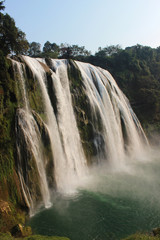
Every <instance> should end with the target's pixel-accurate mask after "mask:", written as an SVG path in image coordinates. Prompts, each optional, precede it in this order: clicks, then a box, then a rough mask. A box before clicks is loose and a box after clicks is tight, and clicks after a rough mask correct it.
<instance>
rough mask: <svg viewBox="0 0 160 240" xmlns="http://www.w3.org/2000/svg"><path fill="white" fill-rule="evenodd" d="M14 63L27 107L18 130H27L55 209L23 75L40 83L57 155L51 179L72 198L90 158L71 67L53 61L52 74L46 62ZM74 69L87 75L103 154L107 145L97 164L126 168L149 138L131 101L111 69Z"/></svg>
mask: <svg viewBox="0 0 160 240" xmlns="http://www.w3.org/2000/svg"><path fill="white" fill-rule="evenodd" d="M12 61H13V63H14V64H13V65H14V66H16V69H17V70H16V69H15V71H18V74H19V76H20V82H21V92H22V95H23V108H21V109H19V110H18V125H19V127H20V128H21V129H22V131H23V135H24V137H25V141H26V143H27V144H28V145H29V146H30V149H31V151H32V153H33V155H34V158H35V161H36V165H37V169H38V173H39V178H40V185H41V194H42V198H43V202H44V205H45V206H46V207H47V206H49V205H50V195H51V190H50V189H49V187H48V182H47V176H46V170H45V166H44V165H45V164H44V163H45V160H44V159H43V158H45V154H44V153H43V151H42V149H43V148H42V142H41V134H40V132H39V129H38V126H37V123H36V121H35V119H34V117H33V115H32V111H31V110H30V106H29V100H28V96H27V91H28V90H27V89H26V87H25V79H24V75H23V73H24V72H25V66H26V65H27V66H28V68H29V69H30V71H31V72H32V74H33V77H34V79H33V81H37V82H38V85H39V88H40V90H41V94H42V101H43V103H44V113H45V119H46V120H45V123H44V124H45V127H46V129H47V131H48V135H49V138H50V144H51V151H52V160H53V166H54V167H53V169H51V170H52V173H51V174H52V175H53V176H54V179H55V183H56V188H57V191H58V192H61V193H69V192H72V190H75V187H76V186H77V184H78V182H79V180H81V179H83V177H84V176H85V175H87V159H86V157H85V154H84V151H83V147H82V140H81V138H80V134H79V131H78V127H77V122H76V117H75V114H74V108H73V103H72V96H71V90H70V84H71V83H70V79H69V77H68V64H69V63H68V61H67V60H54V59H51V60H50V68H51V69H49V67H47V66H46V65H47V64H46V62H45V59H34V58H30V57H28V56H22V61H24V63H18V62H16V61H14V60H12ZM23 64H24V65H23ZM75 64H76V66H77V69H78V71H80V74H81V76H82V81H83V85H84V92H85V95H86V96H87V98H88V99H89V105H90V109H91V113H90V115H91V116H92V118H93V122H91V125H92V127H93V129H94V131H95V133H96V134H95V136H93V139H92V141H93V143H94V145H93V146H94V147H95V148H96V149H97V152H99V153H100V151H101V144H102V142H103V145H104V146H103V150H104V152H105V154H104V155H101V154H95V156H94V158H97V159H96V162H97V163H99V162H103V161H105V160H106V159H107V161H108V163H110V165H112V166H113V167H119V166H122V165H123V164H124V163H125V157H126V153H127V154H129V155H130V156H131V157H132V156H135V154H139V153H140V152H141V150H142V149H143V141H142V139H141V136H143V138H144V139H145V134H144V133H143V130H142V128H141V125H140V123H139V121H138V119H137V118H136V116H135V114H134V112H133V110H132V109H131V107H130V105H129V102H128V100H127V98H126V97H125V96H124V94H123V93H122V92H121V90H120V89H119V88H118V86H117V84H116V82H115V81H114V79H113V78H112V76H111V75H110V74H109V73H108V72H107V71H106V70H103V69H101V68H98V67H94V66H93V65H91V64H87V63H81V62H78V61H76V62H75ZM45 66H46V67H45ZM76 66H74V67H76ZM46 68H47V69H49V77H50V80H51V84H52V86H49V85H48V79H47V75H46ZM52 69H54V71H52ZM47 71H48V70H47ZM75 81H76V79H75ZM49 87H51V88H53V91H54V94H55V96H56V102H55V104H56V109H57V112H56V113H55V111H54V107H53V99H52V100H51V98H52V96H51V95H50V94H51V93H49ZM95 119H97V120H100V122H101V124H102V129H101V130H100V129H99V128H98V127H97V123H96V120H95ZM90 121H91V120H90ZM122 122H123V123H122ZM122 124H124V126H125V131H126V137H127V143H126V140H125V139H124V133H123V127H122ZM102 140H103V141H102ZM146 142H147V140H146ZM18 147H19V146H17V149H18ZM19 152H20V150H19ZM20 167H22V166H20ZM19 172H20V180H21V184H22V189H23V192H24V197H25V198H28V199H27V200H26V201H28V205H29V204H30V205H31V202H32V194H30V193H29V189H27V186H25V181H24V179H23V172H22V171H20V170H19Z"/></svg>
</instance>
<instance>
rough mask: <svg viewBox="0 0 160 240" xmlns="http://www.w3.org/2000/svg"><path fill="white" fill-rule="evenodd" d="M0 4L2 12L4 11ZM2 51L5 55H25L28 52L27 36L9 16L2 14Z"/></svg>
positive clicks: (0, 32) (0, 40) (0, 34)
mask: <svg viewBox="0 0 160 240" xmlns="http://www.w3.org/2000/svg"><path fill="white" fill-rule="evenodd" d="M3 2H4V1H1V2H0V10H3V9H4V6H3V5H2V4H3ZM0 49H1V50H2V51H3V54H4V55H7V54H10V53H16V54H25V53H26V52H27V50H28V41H27V40H26V35H25V33H24V32H22V31H21V30H20V29H18V28H17V27H16V25H15V21H14V19H13V18H11V17H10V16H9V15H8V14H5V15H4V14H2V13H0Z"/></svg>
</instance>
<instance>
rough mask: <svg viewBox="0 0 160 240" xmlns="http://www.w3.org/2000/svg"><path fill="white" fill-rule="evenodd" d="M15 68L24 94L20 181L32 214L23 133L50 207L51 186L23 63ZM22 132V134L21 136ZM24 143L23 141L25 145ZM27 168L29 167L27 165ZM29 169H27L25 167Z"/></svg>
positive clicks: (19, 120) (20, 114)
mask: <svg viewBox="0 0 160 240" xmlns="http://www.w3.org/2000/svg"><path fill="white" fill-rule="evenodd" d="M12 62H13V68H14V70H15V72H17V73H18V74H19V84H20V89H21V94H22V96H23V108H19V109H18V110H17V129H16V132H17V151H18V154H19V162H18V173H19V176H20V181H21V185H22V191H23V193H24V197H25V200H26V203H27V205H28V206H29V207H30V210H31V214H32V212H33V209H34V204H33V201H32V193H30V190H29V189H28V186H27V183H26V182H25V181H24V179H23V177H22V175H23V171H24V169H23V163H22V162H23V159H22V156H21V154H20V147H21V146H20V145H21V138H22V133H23V136H24V139H23V141H25V142H26V146H27V147H28V148H29V149H30V151H31V153H32V154H33V157H34V159H35V162H36V167H37V170H38V175H39V181H40V190H41V194H42V198H43V202H44V205H45V207H50V206H51V203H50V193H49V188H48V184H47V179H46V174H45V168H44V162H43V153H42V151H41V139H40V133H39V129H38V126H37V124H36V121H35V119H34V117H33V115H32V113H31V110H30V108H29V103H28V100H27V93H26V87H25V78H24V75H23V69H24V66H23V64H21V63H19V62H16V61H13V60H12ZM19 133H20V136H19ZM23 144H24V143H22V145H23ZM26 168H27V167H26ZM25 170H26V171H27V169H25Z"/></svg>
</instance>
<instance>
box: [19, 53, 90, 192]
mask: <svg viewBox="0 0 160 240" xmlns="http://www.w3.org/2000/svg"><path fill="white" fill-rule="evenodd" d="M23 58H24V60H25V62H26V63H27V65H28V66H29V67H30V69H31V70H32V72H33V74H34V76H35V77H36V78H37V80H38V82H39V85H40V87H41V91H42V94H43V96H42V97H43V99H44V103H45V110H46V116H47V127H48V131H49V135H50V140H51V147H52V153H53V159H54V166H55V170H54V174H55V179H56V184H57V189H58V191H60V192H68V191H70V190H72V187H73V186H74V185H75V186H76V182H77V180H78V178H80V177H82V175H84V172H85V164H86V163H85V158H84V155H83V150H82V146H81V143H80V137H79V133H78V129H77V126H76V121H75V117H74V113H73V108H72V102H71V95H70V91H69V82H68V77H67V68H66V64H65V61H56V62H55V64H56V66H57V69H58V70H57V73H56V74H55V73H54V72H52V79H53V85H54V87H55V91H56V96H57V99H58V104H57V108H58V123H57V121H56V118H55V115H54V111H53V107H52V104H51V101H50V98H49V95H48V92H47V85H46V74H45V70H44V69H43V67H42V66H41V64H40V63H39V61H37V60H36V59H32V58H30V57H26V56H24V57H23ZM43 62H44V61H43Z"/></svg>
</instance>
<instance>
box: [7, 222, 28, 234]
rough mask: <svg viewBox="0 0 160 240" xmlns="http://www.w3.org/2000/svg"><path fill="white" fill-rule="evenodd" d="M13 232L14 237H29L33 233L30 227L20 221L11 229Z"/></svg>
mask: <svg viewBox="0 0 160 240" xmlns="http://www.w3.org/2000/svg"><path fill="white" fill-rule="evenodd" d="M11 234H12V236H14V237H27V236H30V235H32V230H31V228H30V227H24V226H23V225H22V224H20V223H19V224H17V225H15V226H14V227H13V228H12V229H11Z"/></svg>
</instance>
